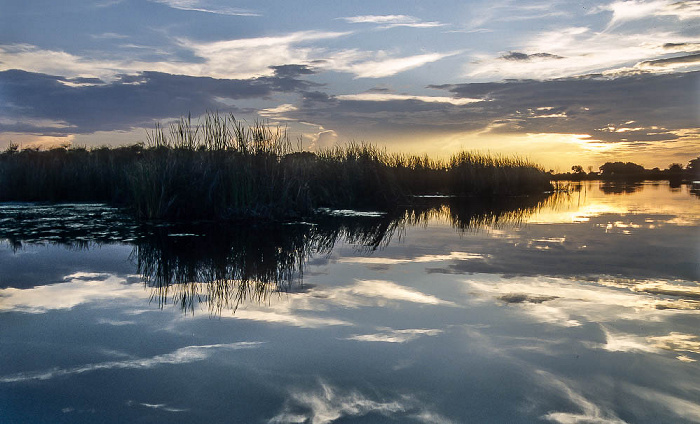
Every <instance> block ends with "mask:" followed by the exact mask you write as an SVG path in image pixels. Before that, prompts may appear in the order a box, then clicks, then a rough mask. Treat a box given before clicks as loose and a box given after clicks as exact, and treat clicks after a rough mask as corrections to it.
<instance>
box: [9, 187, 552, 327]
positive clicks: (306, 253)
mask: <svg viewBox="0 0 700 424" xmlns="http://www.w3.org/2000/svg"><path fill="white" fill-rule="evenodd" d="M562 196H565V194H562V193H554V194H543V195H540V196H523V197H508V198H492V199H484V198H470V197H454V198H429V197H426V198H417V199H415V202H412V205H411V206H410V207H399V208H397V209H395V210H394V211H393V212H389V213H382V214H360V216H353V214H351V213H348V214H342V213H341V214H319V215H318V216H317V217H316V219H314V220H313V222H290V223H287V224H282V223H277V224H265V225H253V224H246V225H240V224H238V225H223V224H221V223H213V222H200V223H195V224H187V225H185V224H177V223H168V224H165V223H147V224H135V223H133V221H131V220H130V219H129V218H128V217H122V216H121V215H120V214H119V213H118V210H115V209H113V208H109V207H106V206H103V205H57V206H54V207H46V208H44V209H43V210H42V209H41V208H37V207H32V206H24V207H22V206H8V207H6V208H4V209H3V208H0V222H2V224H3V225H0V239H5V240H8V242H9V243H10V244H11V245H12V246H13V247H14V248H15V249H21V248H22V244H23V243H55V244H61V245H66V246H69V247H70V248H77V249H88V248H90V247H91V246H93V245H100V244H104V243H128V244H130V245H133V251H132V253H131V260H132V261H133V262H134V263H135V265H136V268H137V271H138V273H139V274H140V276H141V278H142V280H143V282H144V284H145V286H146V287H147V288H149V289H150V291H151V300H152V301H153V302H155V303H157V304H158V305H159V306H160V307H165V306H166V305H169V304H175V305H178V306H179V307H180V308H181V309H182V310H183V311H184V312H189V313H194V312H195V311H196V310H198V309H199V308H200V307H202V306H204V305H206V308H207V309H208V310H209V313H211V314H219V313H221V312H222V311H224V310H233V311H235V310H236V309H237V308H238V307H239V306H240V305H242V304H243V303H245V302H267V301H269V300H270V298H271V296H273V295H276V294H277V295H279V294H282V293H285V292H289V291H294V290H300V289H303V276H304V267H305V264H306V262H307V261H308V259H309V258H311V257H312V256H318V255H329V254H330V253H331V252H332V250H333V248H334V247H335V246H336V244H337V243H339V242H343V243H348V244H350V245H352V246H354V247H355V248H356V249H358V250H360V251H365V252H367V253H368V254H369V253H371V252H372V251H374V250H377V249H381V248H382V247H384V246H386V245H388V244H389V243H390V242H391V241H392V240H395V239H400V238H401V237H403V234H404V231H405V229H406V227H407V226H413V225H424V224H427V223H428V221H429V220H431V219H435V218H437V219H442V220H446V221H448V222H450V223H451V224H452V225H453V226H454V227H455V229H456V230H458V231H478V230H479V229H484V228H493V227H502V226H513V225H518V224H519V223H521V222H522V221H523V220H525V219H526V218H527V217H528V216H530V215H531V214H533V213H534V212H536V211H538V210H539V209H541V208H542V207H544V206H548V205H551V204H552V203H556V202H559V201H561V197H562ZM58 222H62V224H61V225H62V227H61V226H60V225H58Z"/></svg>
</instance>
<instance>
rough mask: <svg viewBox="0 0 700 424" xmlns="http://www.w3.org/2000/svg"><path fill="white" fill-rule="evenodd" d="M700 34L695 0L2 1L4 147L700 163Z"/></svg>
mask: <svg viewBox="0 0 700 424" xmlns="http://www.w3.org/2000/svg"><path fill="white" fill-rule="evenodd" d="M699 24H700V1H675V0H671V1H666V0H650V1H642V0H630V1H588V0H586V1H557V0H550V1H514V0H487V1H481V0H478V1H465V0H462V1H457V0H440V1H437V0H435V1H416V0H401V1H398V0H394V1H388V0H373V1H352V2H347V1H344V2H341V1H328V0H316V1H311V0H301V1H290V0H282V1H259V0H258V1H220V0H95V1H87V0H64V1H60V2H57V1H54V0H33V1H30V2H21V1H16V0H0V149H5V148H6V147H7V146H8V145H9V143H10V142H12V143H18V144H20V145H21V146H22V147H32V146H42V147H48V146H53V145H67V144H71V145H74V146H86V147H93V146H102V145H126V144H133V143H136V142H140V141H146V134H147V131H149V130H151V129H152V128H154V126H155V124H156V123H157V122H160V123H161V124H165V125H167V124H168V122H170V121H172V120H174V119H177V118H178V117H180V116H183V115H188V114H191V115H192V116H194V117H198V116H201V115H202V114H204V113H206V112H207V111H218V112H219V113H226V114H228V113H232V114H233V115H234V116H235V117H236V118H237V119H244V120H246V121H248V122H251V123H252V122H253V121H255V120H256V119H263V120H265V121H267V122H269V123H270V124H272V125H282V126H286V127H287V128H288V131H289V134H290V137H291V138H292V139H294V140H297V139H301V142H302V147H303V148H304V149H306V150H319V149H323V148H328V147H332V146H334V145H342V144H345V143H348V142H351V141H355V142H367V143H372V144H375V145H377V146H380V147H383V148H386V149H387V150H388V151H390V152H405V153H411V154H421V155H422V154H428V155H429V156H431V157H435V158H448V157H449V156H450V155H451V154H453V153H455V152H457V151H459V150H470V151H478V152H483V153H491V154H495V155H503V156H518V157H523V158H527V159H530V160H532V161H534V162H537V163H539V164H541V165H542V166H544V167H545V168H546V169H554V170H557V171H567V170H570V168H571V166H572V165H582V166H583V167H584V169H588V167H592V169H597V168H598V166H600V165H602V164H603V163H604V162H608V161H618V160H621V161H633V162H636V163H639V164H642V165H644V166H645V167H648V168H652V167H660V168H662V169H663V168H667V167H668V166H669V164H671V163H681V164H683V165H685V164H687V162H688V161H689V160H690V159H692V158H695V157H697V156H698V155H700V125H699V123H700V25H699ZM195 119H196V118H195Z"/></svg>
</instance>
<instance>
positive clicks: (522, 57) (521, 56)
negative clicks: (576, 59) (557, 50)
mask: <svg viewBox="0 0 700 424" xmlns="http://www.w3.org/2000/svg"><path fill="white" fill-rule="evenodd" d="M501 59H505V60H514V61H529V60H532V59H563V57H561V56H558V55H556V54H551V53H533V54H527V53H520V52H508V54H505V55H503V56H501Z"/></svg>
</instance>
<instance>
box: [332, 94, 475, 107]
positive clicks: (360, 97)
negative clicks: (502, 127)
mask: <svg viewBox="0 0 700 424" xmlns="http://www.w3.org/2000/svg"><path fill="white" fill-rule="evenodd" d="M336 98H337V99H338V100H351V101H360V102H389V101H395V100H417V101H419V102H426V103H449V104H453V105H466V104H469V103H475V102H481V101H483V99H465V98H459V99H457V98H453V97H436V96H414V95H409V94H390V93H362V94H343V95H339V96H336Z"/></svg>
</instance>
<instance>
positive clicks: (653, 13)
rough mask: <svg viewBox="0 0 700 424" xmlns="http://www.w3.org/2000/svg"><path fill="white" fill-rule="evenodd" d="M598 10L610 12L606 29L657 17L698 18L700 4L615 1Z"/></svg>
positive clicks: (662, 1)
mask: <svg viewBox="0 0 700 424" xmlns="http://www.w3.org/2000/svg"><path fill="white" fill-rule="evenodd" d="M599 10H606V11H610V12H612V17H611V19H610V23H609V24H608V28H611V27H614V26H616V25H618V24H620V23H623V22H629V21H636V20H640V19H647V18H652V17H659V16H673V17H675V18H677V19H679V20H686V19H696V18H698V17H700V3H698V2H697V1H675V2H671V1H664V0H659V1H639V0H627V1H616V2H613V3H610V4H609V5H606V6H602V7H601V8H599Z"/></svg>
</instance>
